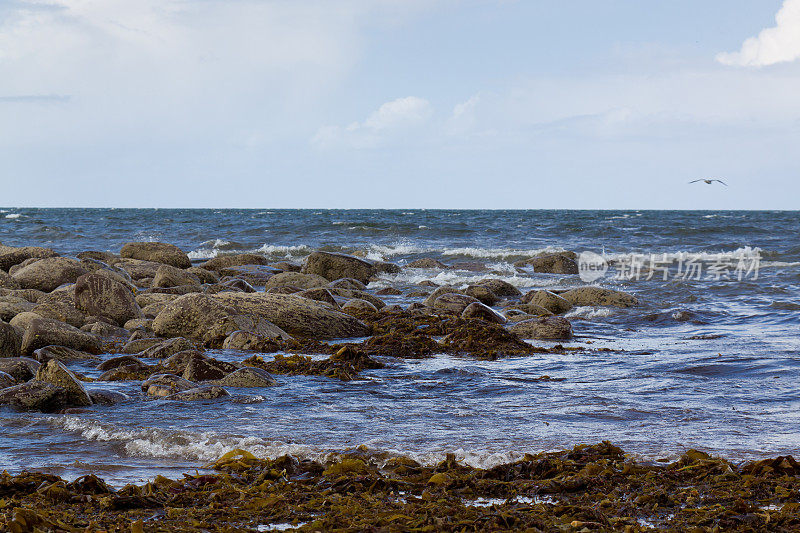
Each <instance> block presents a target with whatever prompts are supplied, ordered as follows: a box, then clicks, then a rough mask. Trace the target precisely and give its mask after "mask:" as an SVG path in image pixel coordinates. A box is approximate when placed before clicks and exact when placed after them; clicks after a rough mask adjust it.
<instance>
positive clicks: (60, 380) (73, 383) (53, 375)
mask: <svg viewBox="0 0 800 533" xmlns="http://www.w3.org/2000/svg"><path fill="white" fill-rule="evenodd" d="M35 379H36V381H43V382H45V383H50V384H51V385H55V386H57V387H61V388H62V389H64V391H65V392H66V401H67V404H68V405H70V406H75V407H86V406H89V405H92V399H91V398H89V394H87V392H86V389H84V388H83V385H81V382H80V381H78V379H77V378H76V377H75V374H73V373H72V372H70V371H69V370H67V367H65V366H64V365H63V364H61V363H59V362H58V361H56V360H55V359H50V360H49V361H47V363H44V364H42V366H41V367H39V371H38V372H36V378H35Z"/></svg>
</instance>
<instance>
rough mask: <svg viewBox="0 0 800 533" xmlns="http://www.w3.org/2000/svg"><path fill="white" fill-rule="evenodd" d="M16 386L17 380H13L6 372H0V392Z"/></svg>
mask: <svg viewBox="0 0 800 533" xmlns="http://www.w3.org/2000/svg"><path fill="white" fill-rule="evenodd" d="M16 384H17V380H16V379H14V376H12V375H11V374H9V373H8V372H3V371H0V390H2V389H6V388H8V387H13V386H14V385H16Z"/></svg>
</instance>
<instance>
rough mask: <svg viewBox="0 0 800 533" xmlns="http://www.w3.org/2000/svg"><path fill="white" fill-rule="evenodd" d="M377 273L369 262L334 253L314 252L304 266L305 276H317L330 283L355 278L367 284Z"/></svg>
mask: <svg viewBox="0 0 800 533" xmlns="http://www.w3.org/2000/svg"><path fill="white" fill-rule="evenodd" d="M375 272H376V270H375V266H374V265H373V263H370V262H369V261H366V260H364V259H361V258H358V257H354V256H352V255H346V254H339V253H333V252H313V253H312V254H311V255H309V256H308V257H307V258H306V263H305V265H304V266H303V273H304V274H316V275H318V276H322V277H323V278H325V279H327V280H328V281H334V280H337V279H339V278H353V279H356V280H358V281H360V282H361V283H364V284H366V283H368V282H369V278H370V277H372V275H373V274H375Z"/></svg>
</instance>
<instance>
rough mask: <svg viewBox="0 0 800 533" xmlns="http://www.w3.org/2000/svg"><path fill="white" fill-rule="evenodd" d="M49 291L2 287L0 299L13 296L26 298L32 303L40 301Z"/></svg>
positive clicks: (0, 288) (16, 298)
mask: <svg viewBox="0 0 800 533" xmlns="http://www.w3.org/2000/svg"><path fill="white" fill-rule="evenodd" d="M46 295H47V293H44V292H42V291H37V290H36V289H3V288H2V287H0V299H6V298H9V297H10V298H12V299H14V300H24V301H26V302H30V303H39V300H40V299H41V298H42V297H44V296H46Z"/></svg>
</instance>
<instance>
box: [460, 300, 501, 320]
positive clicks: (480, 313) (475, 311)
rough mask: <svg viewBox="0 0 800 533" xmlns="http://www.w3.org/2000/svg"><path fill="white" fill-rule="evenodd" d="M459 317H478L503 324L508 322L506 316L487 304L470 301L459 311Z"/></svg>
mask: <svg viewBox="0 0 800 533" xmlns="http://www.w3.org/2000/svg"><path fill="white" fill-rule="evenodd" d="M461 318H464V319H469V318H479V319H481V320H485V321H486V322H494V323H495V324H505V323H506V322H508V320H507V319H506V317H504V316H503V315H501V314H500V313H498V312H497V311H495V310H494V309H492V308H491V307H489V306H488V305H485V304H482V303H480V302H472V303H471V304H469V305H468V306H467V307H465V308H464V311H462V313H461Z"/></svg>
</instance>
